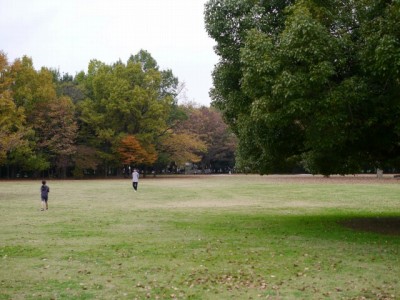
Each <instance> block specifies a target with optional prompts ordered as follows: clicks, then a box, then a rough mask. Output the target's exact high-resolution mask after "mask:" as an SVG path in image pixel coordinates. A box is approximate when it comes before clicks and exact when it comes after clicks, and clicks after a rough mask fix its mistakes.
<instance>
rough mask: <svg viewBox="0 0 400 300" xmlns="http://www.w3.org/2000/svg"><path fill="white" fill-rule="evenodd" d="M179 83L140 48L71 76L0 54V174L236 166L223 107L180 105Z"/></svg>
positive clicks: (198, 169)
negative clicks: (132, 53) (222, 116)
mask: <svg viewBox="0 0 400 300" xmlns="http://www.w3.org/2000/svg"><path fill="white" fill-rule="evenodd" d="M181 90H182V84H181V83H180V82H179V81H178V78H176V77H175V76H174V74H173V72H172V71H171V70H160V68H159V66H158V65H157V62H156V60H155V59H154V58H153V57H152V56H151V54H150V53H148V52H147V51H144V50H141V51H140V52H139V53H137V54H136V55H132V56H131V57H130V58H129V59H128V61H127V62H126V63H124V62H122V61H117V62H115V63H114V64H112V65H108V64H105V63H103V62H101V61H98V60H92V61H90V62H89V65H88V69H87V72H83V71H82V72H80V73H77V74H76V75H75V76H72V75H69V74H61V73H60V71H59V70H54V69H48V68H45V67H42V68H41V69H40V70H37V69H35V68H34V64H33V60H32V59H31V58H29V57H27V56H24V57H22V58H20V59H17V60H15V61H14V62H12V63H10V62H9V61H8V59H7V56H6V54H5V53H3V52H0V171H1V173H0V177H2V178H17V177H20V178H22V177H29V178H30V177H39V176H40V177H57V178H65V177H75V178H85V177H91V176H102V177H104V176H123V175H125V176H127V175H128V172H129V170H131V168H133V167H137V168H140V169H141V170H142V171H143V172H156V173H160V172H164V173H176V172H183V171H185V172H226V171H228V170H230V169H231V168H233V166H234V152H235V147H236V139H235V136H234V135H233V134H232V133H231V132H230V131H229V130H228V128H227V126H226V125H225V123H224V122H223V120H222V118H221V114H220V112H219V111H218V110H216V109H214V108H209V107H199V106H198V105H196V104H190V103H189V104H184V105H181V104H178V100H177V99H178V97H179V94H180V92H181Z"/></svg>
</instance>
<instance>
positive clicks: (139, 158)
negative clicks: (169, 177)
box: [117, 135, 157, 165]
mask: <svg viewBox="0 0 400 300" xmlns="http://www.w3.org/2000/svg"><path fill="white" fill-rule="evenodd" d="M117 151H118V153H119V155H120V157H121V161H122V163H123V164H127V165H129V164H143V165H151V164H153V163H154V162H155V161H156V160H157V152H156V150H155V148H154V146H153V145H151V144H150V145H144V144H143V143H140V141H139V140H138V139H137V138H136V137H135V136H133V135H127V136H125V137H123V138H122V139H121V142H120V143H119V147H118V149H117Z"/></svg>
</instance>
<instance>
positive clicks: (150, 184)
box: [0, 175, 400, 299]
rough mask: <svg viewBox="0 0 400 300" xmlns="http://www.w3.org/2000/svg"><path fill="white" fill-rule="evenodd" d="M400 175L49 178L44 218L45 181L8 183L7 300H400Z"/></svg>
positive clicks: (3, 248) (0, 252) (2, 200)
mask: <svg viewBox="0 0 400 300" xmlns="http://www.w3.org/2000/svg"><path fill="white" fill-rule="evenodd" d="M399 183H400V182H398V181H396V180H394V179H383V180H380V181H378V180H374V179H371V178H369V179H366V180H364V179H360V178H358V177H357V178H352V177H349V178H342V177H338V178H331V179H324V178H320V177H296V178H293V177H276V176H264V177H261V176H254V175H251V176H250V175H249V176H245V175H243V176H239V175H234V176H199V177H181V178H156V179H153V178H146V179H142V180H141V181H140V183H139V191H138V192H137V193H134V192H133V189H132V186H131V182H130V180H129V179H126V180H108V181H107V180H87V181H73V180H71V181H52V180H49V181H48V185H49V186H50V190H51V192H50V197H49V210H48V211H45V212H41V211H40V194H39V188H40V181H39V180H38V181H3V182H0V211H1V220H0V261H1V265H0V284H1V285H0V299H147V298H148V299H400V281H399V280H400V236H399V235H398V234H396V228H394V227H395V226H398V224H399V221H398V220H399V219H400V185H399ZM386 218H388V220H389V221H390V222H392V221H393V224H392V228H391V229H392V231H393V229H394V231H395V232H394V234H381V233H374V232H371V231H363V230H354V229H350V228H348V227H345V226H344V225H343V224H342V223H343V222H345V221H347V220H350V219H356V220H358V219H364V220H370V219H371V220H372V221H379V220H386ZM374 224H375V225H374V226H377V225H376V224H380V223H379V222H375V223H374ZM389 225H390V224H389ZM398 229H399V228H397V232H399V230H398Z"/></svg>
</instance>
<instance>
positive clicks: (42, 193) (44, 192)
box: [40, 180, 50, 211]
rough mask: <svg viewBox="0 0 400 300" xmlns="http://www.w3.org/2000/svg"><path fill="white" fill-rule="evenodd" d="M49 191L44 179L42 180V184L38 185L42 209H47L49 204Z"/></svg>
mask: <svg viewBox="0 0 400 300" xmlns="http://www.w3.org/2000/svg"><path fill="white" fill-rule="evenodd" d="M49 193H50V188H49V187H48V186H47V185H46V181H45V180H43V181H42V186H41V187H40V196H41V198H42V209H41V210H42V211H43V210H45V209H46V210H48V209H49V205H48V204H47V202H48V200H49Z"/></svg>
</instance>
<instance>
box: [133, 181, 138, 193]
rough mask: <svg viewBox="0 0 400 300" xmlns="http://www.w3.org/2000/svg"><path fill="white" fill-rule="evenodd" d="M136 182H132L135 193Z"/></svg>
mask: <svg viewBox="0 0 400 300" xmlns="http://www.w3.org/2000/svg"><path fill="white" fill-rule="evenodd" d="M137 185H138V182H132V186H133V189H134V190H135V191H137Z"/></svg>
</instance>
